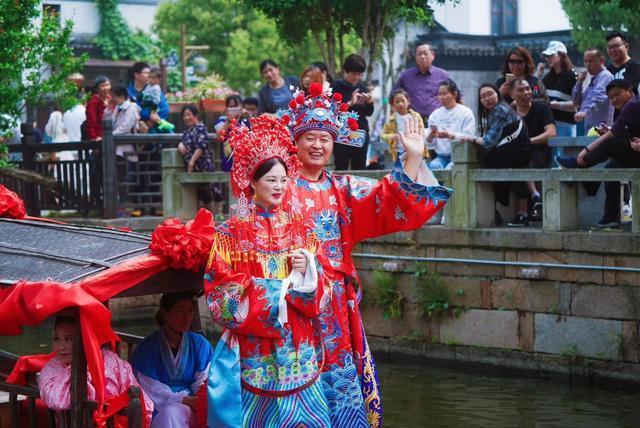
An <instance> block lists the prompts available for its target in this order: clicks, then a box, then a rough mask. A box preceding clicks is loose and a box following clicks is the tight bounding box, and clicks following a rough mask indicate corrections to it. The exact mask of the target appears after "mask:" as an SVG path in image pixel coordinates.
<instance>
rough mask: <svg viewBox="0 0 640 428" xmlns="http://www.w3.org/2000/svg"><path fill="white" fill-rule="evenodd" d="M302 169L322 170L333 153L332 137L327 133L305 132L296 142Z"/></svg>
mask: <svg viewBox="0 0 640 428" xmlns="http://www.w3.org/2000/svg"><path fill="white" fill-rule="evenodd" d="M296 145H297V147H298V159H300V162H302V165H303V166H304V168H307V169H309V168H324V167H325V166H326V165H327V163H329V159H330V158H331V153H333V136H332V135H331V134H329V133H328V132H327V131H316V130H313V131H307V132H305V133H304V134H302V135H301V136H299V137H298V139H297V140H296Z"/></svg>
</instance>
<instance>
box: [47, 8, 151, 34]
mask: <svg viewBox="0 0 640 428" xmlns="http://www.w3.org/2000/svg"><path fill="white" fill-rule="evenodd" d="M43 3H48V4H59V5H60V15H61V17H62V19H63V20H67V19H70V20H72V21H73V23H74V26H73V32H74V33H76V34H96V33H97V32H98V30H99V29H100V15H99V14H98V11H97V9H96V6H95V4H94V3H93V2H90V1H55V0H51V1H45V2H43ZM157 8H158V6H157V5H153V4H151V5H150V4H119V5H118V9H119V10H120V13H122V16H123V17H124V19H125V21H127V24H129V26H130V27H131V28H132V29H136V28H139V29H141V30H144V31H147V32H148V31H150V30H151V26H152V25H153V19H154V17H155V13H156V9H157Z"/></svg>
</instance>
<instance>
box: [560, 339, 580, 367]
mask: <svg viewBox="0 0 640 428" xmlns="http://www.w3.org/2000/svg"><path fill="white" fill-rule="evenodd" d="M560 358H563V359H565V360H567V361H569V362H570V363H578V362H580V361H581V360H582V358H583V357H582V355H581V354H580V351H579V350H578V345H577V344H575V343H572V344H571V345H569V346H567V348H566V349H565V350H564V351H562V352H561V353H560Z"/></svg>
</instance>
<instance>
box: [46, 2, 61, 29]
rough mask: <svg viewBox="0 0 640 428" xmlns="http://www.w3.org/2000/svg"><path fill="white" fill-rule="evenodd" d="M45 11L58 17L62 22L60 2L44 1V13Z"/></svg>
mask: <svg viewBox="0 0 640 428" xmlns="http://www.w3.org/2000/svg"><path fill="white" fill-rule="evenodd" d="M45 13H46V14H49V15H51V16H54V17H56V18H57V19H58V24H60V5H59V4H49V3H43V4H42V14H43V15H44V14H45Z"/></svg>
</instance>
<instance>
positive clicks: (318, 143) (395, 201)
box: [278, 83, 451, 428]
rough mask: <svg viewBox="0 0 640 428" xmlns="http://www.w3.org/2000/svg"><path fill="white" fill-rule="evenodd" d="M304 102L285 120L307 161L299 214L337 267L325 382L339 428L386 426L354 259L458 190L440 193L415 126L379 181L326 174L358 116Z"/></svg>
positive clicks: (325, 324)
mask: <svg viewBox="0 0 640 428" xmlns="http://www.w3.org/2000/svg"><path fill="white" fill-rule="evenodd" d="M309 92H310V95H309V96H307V97H305V95H304V93H299V94H297V95H296V97H295V98H294V100H292V101H291V103H290V104H289V109H288V110H281V111H280V112H279V113H278V115H279V116H280V117H281V118H282V119H283V121H284V122H285V123H288V124H289V126H290V128H291V130H292V134H293V138H294V140H295V142H296V146H297V148H298V158H299V160H300V161H301V162H302V165H303V166H302V169H301V176H300V178H299V179H298V181H297V186H296V192H297V194H298V200H299V201H300V203H301V204H302V206H301V207H299V209H300V210H301V212H302V215H303V216H304V218H306V219H311V220H312V221H313V224H314V232H315V234H316V235H317V237H318V238H319V239H320V240H321V241H322V246H323V251H324V255H325V256H327V257H328V258H329V260H330V263H331V265H332V266H333V268H334V274H333V275H332V277H331V278H330V281H331V301H330V304H329V305H328V307H327V308H326V309H325V310H324V311H323V313H322V314H321V315H320V324H321V327H322V336H323V339H324V345H325V356H324V358H325V360H324V371H323V374H322V377H321V382H322V386H323V389H324V393H325V396H326V397H327V401H328V402H329V406H330V409H329V410H330V412H331V422H332V426H334V427H341V428H342V427H369V426H371V427H379V426H381V425H382V403H381V396H380V392H379V387H378V379H377V374H376V370H375V364H374V361H373V358H372V357H371V352H370V350H369V346H368V344H367V341H366V338H365V334H364V329H363V326H362V318H361V316H360V311H359V309H358V302H359V301H360V298H361V289H360V283H359V282H360V281H359V278H358V275H357V273H356V270H355V266H354V263H353V260H352V259H351V252H352V250H353V247H354V246H355V245H356V244H357V243H358V242H361V241H363V240H365V239H368V238H373V237H377V236H382V235H386V234H389V233H394V232H399V231H408V230H414V229H417V228H419V227H421V226H422V225H423V224H424V223H425V222H426V221H427V220H428V219H429V218H430V217H431V216H433V215H434V214H435V213H437V212H438V211H439V210H440V209H441V208H442V207H443V206H444V204H445V203H446V201H447V199H448V198H449V196H450V194H451V190H450V189H447V188H445V187H443V186H440V185H439V183H438V181H437V180H436V179H435V177H434V176H433V174H432V173H431V171H429V169H428V168H427V167H426V164H425V163H424V162H423V160H422V153H423V151H424V136H423V135H422V133H421V132H420V131H419V128H418V123H416V122H414V121H411V120H409V121H408V122H407V124H406V125H405V132H404V133H401V134H398V137H399V140H400V142H401V143H402V144H403V145H404V147H405V150H406V154H405V155H403V157H402V159H400V161H399V162H398V163H397V164H396V166H395V168H394V170H393V171H392V172H391V174H389V175H387V176H385V177H384V178H382V179H381V180H379V181H376V180H372V179H368V178H362V177H356V176H353V175H342V174H333V173H332V172H330V171H327V170H325V169H324V168H325V167H326V165H327V163H328V162H329V159H330V158H331V153H332V151H333V146H334V143H340V144H349V145H352V144H354V140H357V139H358V137H359V135H358V132H357V122H356V121H355V117H356V115H355V114H354V113H352V112H348V111H347V108H346V104H344V103H342V102H341V101H342V99H341V97H340V94H334V95H333V97H330V96H329V94H326V93H322V87H321V85H319V84H316V83H314V84H312V85H311V88H310V91H309Z"/></svg>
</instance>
